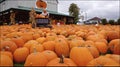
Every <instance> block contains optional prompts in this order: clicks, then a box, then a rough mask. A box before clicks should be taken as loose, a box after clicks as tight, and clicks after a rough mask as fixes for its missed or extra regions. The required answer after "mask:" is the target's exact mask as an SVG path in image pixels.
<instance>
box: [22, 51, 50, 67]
mask: <svg viewBox="0 0 120 67" xmlns="http://www.w3.org/2000/svg"><path fill="white" fill-rule="evenodd" d="M47 63H48V60H47V58H46V57H45V56H44V55H43V54H42V53H40V52H34V53H31V54H30V55H28V57H27V59H26V61H25V64H24V66H45V65H46V64H47Z"/></svg>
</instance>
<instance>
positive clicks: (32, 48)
mask: <svg viewBox="0 0 120 67" xmlns="http://www.w3.org/2000/svg"><path fill="white" fill-rule="evenodd" d="M34 49H36V51H37V52H42V51H44V47H43V45H41V44H33V45H32V46H31V47H30V53H33V52H34Z"/></svg>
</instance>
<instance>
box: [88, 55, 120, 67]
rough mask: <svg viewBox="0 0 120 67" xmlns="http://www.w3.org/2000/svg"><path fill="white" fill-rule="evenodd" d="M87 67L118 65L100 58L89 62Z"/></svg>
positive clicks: (107, 59)
mask: <svg viewBox="0 0 120 67" xmlns="http://www.w3.org/2000/svg"><path fill="white" fill-rule="evenodd" d="M87 66H119V64H118V63H117V62H115V61H114V60H112V59H110V58H107V57H104V56H100V57H98V58H95V59H93V60H92V61H90V62H89V63H88V64H87Z"/></svg>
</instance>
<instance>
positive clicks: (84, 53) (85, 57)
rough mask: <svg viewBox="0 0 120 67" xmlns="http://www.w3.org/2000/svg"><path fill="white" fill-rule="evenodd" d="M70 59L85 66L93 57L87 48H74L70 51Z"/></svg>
mask: <svg viewBox="0 0 120 67" xmlns="http://www.w3.org/2000/svg"><path fill="white" fill-rule="evenodd" d="M70 58H71V59H72V60H73V61H74V62H75V63H76V64H77V65H78V66H85V65H86V64H87V63H88V62H90V61H91V60H93V56H92V54H91V53H90V51H89V50H88V49H87V48H86V47H73V48H72V49H71V51H70Z"/></svg>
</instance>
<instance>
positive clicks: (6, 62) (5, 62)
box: [0, 54, 13, 67]
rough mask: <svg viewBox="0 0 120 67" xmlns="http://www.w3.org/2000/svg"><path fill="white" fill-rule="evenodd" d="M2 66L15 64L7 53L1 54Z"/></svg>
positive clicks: (0, 62) (0, 64) (0, 61)
mask: <svg viewBox="0 0 120 67" xmlns="http://www.w3.org/2000/svg"><path fill="white" fill-rule="evenodd" d="M0 66H1V67H2V66H13V61H12V59H11V58H10V57H9V56H7V55H2V54H1V55H0Z"/></svg>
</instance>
